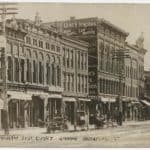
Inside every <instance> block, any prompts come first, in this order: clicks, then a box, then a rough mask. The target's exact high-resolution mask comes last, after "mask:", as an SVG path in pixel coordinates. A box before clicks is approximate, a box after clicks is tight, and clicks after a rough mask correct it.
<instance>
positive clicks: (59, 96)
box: [48, 94, 62, 99]
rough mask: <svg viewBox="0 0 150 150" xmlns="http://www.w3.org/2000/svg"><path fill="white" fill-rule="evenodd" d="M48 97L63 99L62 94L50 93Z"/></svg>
mask: <svg viewBox="0 0 150 150" xmlns="http://www.w3.org/2000/svg"><path fill="white" fill-rule="evenodd" d="M48 98H53V99H54V98H56V99H62V95H60V94H49V95H48Z"/></svg>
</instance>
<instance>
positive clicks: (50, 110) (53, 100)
mask: <svg viewBox="0 0 150 150" xmlns="http://www.w3.org/2000/svg"><path fill="white" fill-rule="evenodd" d="M63 115H64V112H63V102H62V95H61V94H49V96H48V101H47V104H46V121H50V120H53V119H54V118H55V117H63Z"/></svg>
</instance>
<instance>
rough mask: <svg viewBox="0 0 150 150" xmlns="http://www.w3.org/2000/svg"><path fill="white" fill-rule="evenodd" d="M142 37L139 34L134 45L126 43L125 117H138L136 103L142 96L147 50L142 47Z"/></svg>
mask: <svg viewBox="0 0 150 150" xmlns="http://www.w3.org/2000/svg"><path fill="white" fill-rule="evenodd" d="M143 42H144V38H143V35H141V36H140V37H139V38H138V39H137V41H136V45H131V44H129V43H127V44H126V49H127V50H128V51H129V53H128V55H129V57H128V58H127V59H125V87H124V96H125V97H126V99H128V102H129V103H128V106H130V107H127V108H126V110H127V111H126V118H127V119H138V117H139V116H140V112H139V111H140V109H137V106H136V105H131V103H132V104H134V103H135V104H136V103H137V104H138V103H139V101H138V100H140V99H142V98H143V96H144V55H145V53H146V52H147V50H145V49H144V47H143Z"/></svg>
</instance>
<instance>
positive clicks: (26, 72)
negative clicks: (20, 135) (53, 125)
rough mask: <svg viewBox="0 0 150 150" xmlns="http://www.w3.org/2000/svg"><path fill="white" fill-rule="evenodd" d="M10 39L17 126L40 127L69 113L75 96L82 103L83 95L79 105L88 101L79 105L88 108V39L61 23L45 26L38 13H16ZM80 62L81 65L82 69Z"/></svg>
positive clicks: (12, 117)
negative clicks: (61, 29)
mask: <svg viewBox="0 0 150 150" xmlns="http://www.w3.org/2000/svg"><path fill="white" fill-rule="evenodd" d="M6 40H7V45H6V52H7V95H8V97H9V101H8V112H9V125H10V127H11V128H18V127H28V126H39V124H40V123H42V122H44V121H47V120H51V119H53V118H54V117H56V116H62V117H63V115H64V114H65V113H66V112H64V110H65V111H67V109H68V108H67V105H65V103H64V101H69V102H72V100H73V101H75V102H76V103H77V100H78V101H79V104H80V103H81V104H82V102H83V104H84V105H79V106H81V107H83V109H85V110H87V109H86V108H87V107H86V103H85V101H89V99H87V98H88V97H87V94H88V84H87V82H88V72H87V66H88V63H87V52H88V45H87V43H86V42H82V41H79V40H75V39H72V38H68V37H66V36H64V35H62V34H60V33H58V32H57V31H56V30H55V28H49V27H46V26H45V25H42V24H41V20H40V17H39V15H38V14H37V15H36V17H35V21H31V20H25V19H15V18H12V19H9V20H7V22H6ZM77 54H80V56H81V59H80V58H79V59H78V56H77ZM80 56H79V57H80ZM82 57H83V58H82ZM77 61H78V62H79V63H80V67H81V68H79V69H78V66H76V62H77ZM1 72H3V66H1ZM63 77H64V79H63ZM1 79H2V78H1ZM1 86H3V84H2V80H1ZM77 86H78V87H77ZM63 90H64V92H63ZM63 97H64V98H63ZM64 106H66V107H64ZM68 107H70V108H71V107H72V105H71V106H70V105H69V106H68ZM70 108H69V109H70ZM72 110H73V109H71V111H72ZM81 110H82V109H81ZM77 111H78V107H77V108H76V112H77ZM66 114H67V113H66ZM74 114H75V115H76V113H74ZM69 115H72V114H71V113H70V114H68V116H67V119H70V116H69ZM2 116H3V115H2ZM74 118H76V116H75V117H74ZM74 118H73V119H74ZM2 120H3V118H2ZM87 120H88V119H87ZM71 121H72V120H71ZM2 122H3V121H2ZM2 126H3V124H2Z"/></svg>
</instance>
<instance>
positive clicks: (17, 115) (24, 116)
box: [7, 91, 32, 128]
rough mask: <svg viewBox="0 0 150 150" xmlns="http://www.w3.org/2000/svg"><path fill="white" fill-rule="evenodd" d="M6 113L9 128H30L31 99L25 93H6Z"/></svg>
mask: <svg viewBox="0 0 150 150" xmlns="http://www.w3.org/2000/svg"><path fill="white" fill-rule="evenodd" d="M7 94H8V95H9V97H10V98H9V101H8V113H9V125H10V128H24V127H28V126H31V118H32V116H31V111H32V108H31V105H32V101H31V100H32V98H31V96H30V95H28V94H27V93H25V92H17V91H8V92H7Z"/></svg>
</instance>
